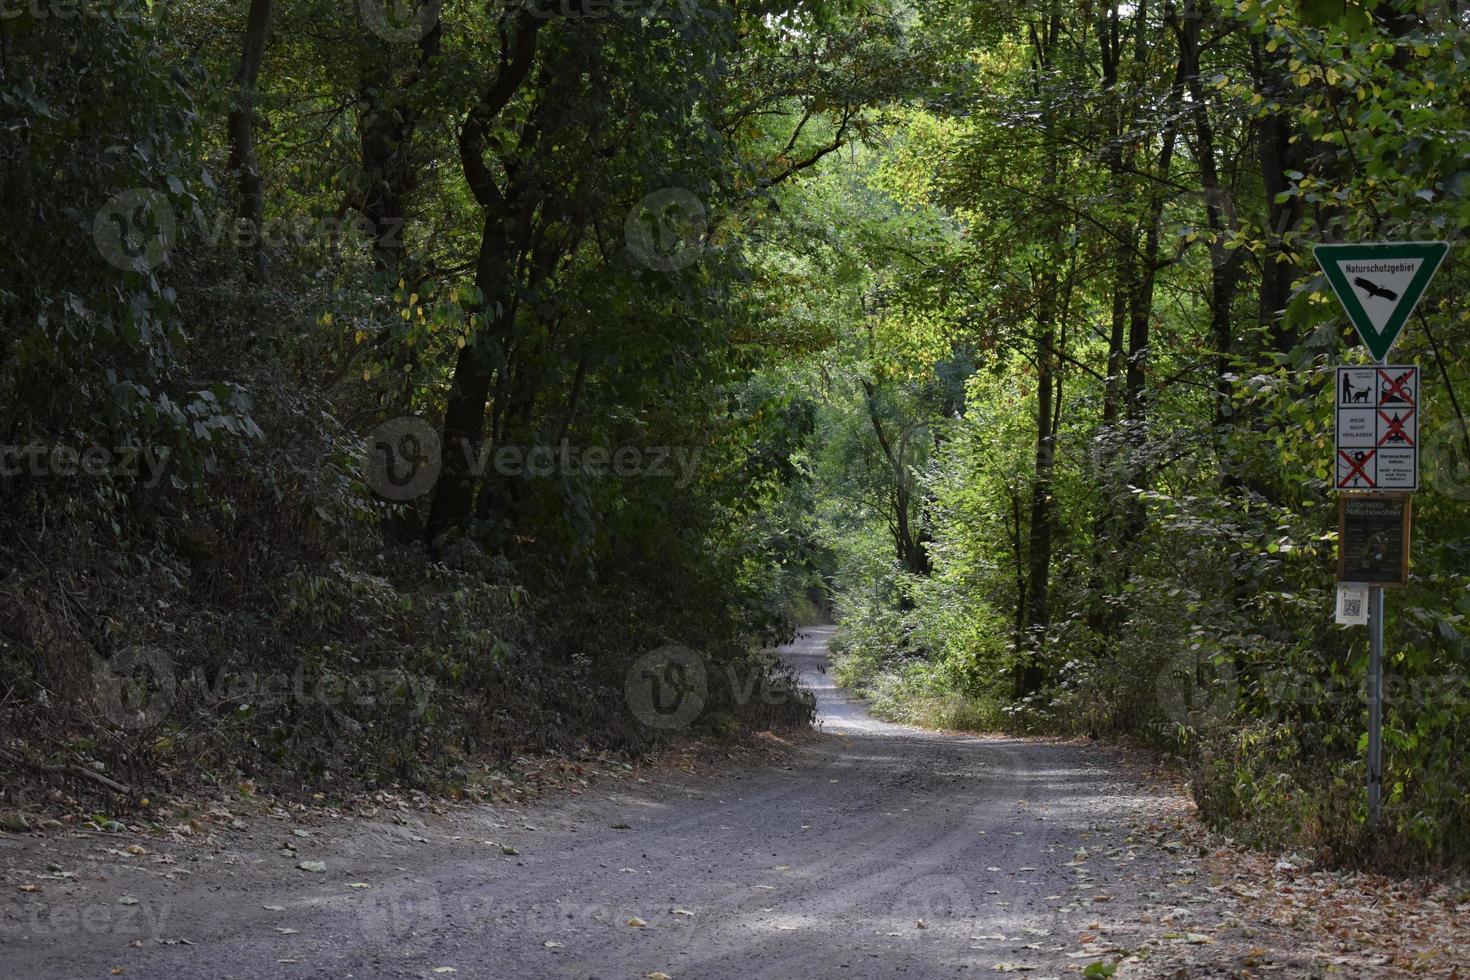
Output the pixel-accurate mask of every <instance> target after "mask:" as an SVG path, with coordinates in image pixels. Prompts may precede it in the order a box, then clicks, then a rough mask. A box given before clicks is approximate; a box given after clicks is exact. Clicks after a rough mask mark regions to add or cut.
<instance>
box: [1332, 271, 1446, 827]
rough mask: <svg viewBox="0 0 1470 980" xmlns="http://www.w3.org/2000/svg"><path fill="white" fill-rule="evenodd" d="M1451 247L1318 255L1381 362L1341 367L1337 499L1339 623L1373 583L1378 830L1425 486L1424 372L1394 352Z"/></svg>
mask: <svg viewBox="0 0 1470 980" xmlns="http://www.w3.org/2000/svg"><path fill="white" fill-rule="evenodd" d="M1448 251H1449V244H1448V243H1446V242H1380V243H1372V244H1356V245H1318V246H1317V247H1316V248H1314V249H1312V254H1313V256H1314V257H1315V258H1316V259H1317V264H1318V265H1319V266H1321V267H1322V273H1323V275H1325V276H1326V277H1327V282H1328V284H1329V285H1330V286H1331V287H1332V291H1333V292H1334V293H1336V294H1337V298H1338V301H1339V302H1341V303H1342V308H1343V310H1344V311H1345V312H1346V313H1347V316H1348V320H1350V321H1351V322H1352V325H1353V329H1355V330H1356V331H1357V332H1358V336H1359V337H1361V338H1362V340H1363V344H1364V345H1365V346H1366V347H1367V348H1368V351H1369V353H1371V354H1372V355H1373V360H1374V364H1373V366H1372V367H1339V368H1338V369H1337V390H1336V394H1335V396H1334V397H1335V399H1336V401H1335V405H1336V410H1335V412H1334V415H1335V416H1336V428H1337V443H1336V447H1335V448H1336V451H1337V452H1336V455H1335V457H1334V472H1335V473H1336V478H1335V480H1334V481H1333V486H1334V487H1335V488H1336V489H1337V490H1339V491H1345V494H1344V496H1341V497H1339V498H1338V540H1337V548H1338V554H1337V580H1338V582H1339V583H1340V584H1339V595H1338V621H1339V622H1346V623H1355V622H1361V619H1362V612H1363V611H1362V610H1361V609H1358V608H1355V607H1357V606H1358V604H1359V602H1360V601H1361V600H1360V599H1359V598H1357V597H1358V596H1361V590H1362V588H1363V586H1364V585H1365V584H1366V587H1367V593H1368V609H1367V614H1368V615H1367V621H1368V760H1367V762H1368V828H1369V830H1371V831H1376V830H1377V829H1378V822H1379V816H1380V811H1381V809H1382V805H1383V626H1384V615H1385V613H1384V597H1383V589H1384V586H1385V585H1388V586H1401V585H1407V584H1408V580H1409V543H1410V540H1409V539H1410V527H1411V524H1410V522H1411V515H1412V513H1413V496H1412V494H1413V492H1414V491H1415V490H1417V489H1419V447H1418V443H1419V405H1420V397H1419V395H1420V392H1419V369H1418V368H1417V367H1415V366H1412V365H1393V366H1391V365H1389V364H1388V352H1389V351H1390V350H1392V349H1393V345H1394V341H1396V340H1397V339H1398V336H1399V333H1400V332H1401V331H1402V330H1403V328H1404V324H1405V323H1407V322H1408V320H1409V315H1410V314H1411V313H1413V312H1414V307H1415V306H1416V305H1417V304H1418V302H1419V299H1420V297H1421V296H1423V295H1424V292H1425V289H1426V288H1427V287H1428V286H1429V280H1430V279H1432V278H1434V273H1435V272H1436V271H1437V270H1438V269H1439V265H1440V263H1441V262H1443V261H1444V257H1445V253H1447V252H1448ZM1360 491H1373V492H1369V493H1365V492H1360ZM1382 491H1394V492H1391V493H1383V492H1382Z"/></svg>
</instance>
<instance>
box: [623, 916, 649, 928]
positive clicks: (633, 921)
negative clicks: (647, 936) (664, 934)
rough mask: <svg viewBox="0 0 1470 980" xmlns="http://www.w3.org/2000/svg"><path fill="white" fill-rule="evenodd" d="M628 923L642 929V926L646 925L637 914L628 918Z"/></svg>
mask: <svg viewBox="0 0 1470 980" xmlns="http://www.w3.org/2000/svg"><path fill="white" fill-rule="evenodd" d="M628 925H630V926H632V927H633V928H634V929H642V928H643V927H644V926H646V925H648V923H647V922H644V921H643V920H642V919H640V918H638V916H636V915H635V916H633V918H631V919H629V920H628Z"/></svg>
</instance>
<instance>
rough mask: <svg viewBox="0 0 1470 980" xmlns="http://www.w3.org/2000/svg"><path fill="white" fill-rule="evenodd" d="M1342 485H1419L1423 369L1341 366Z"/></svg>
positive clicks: (1338, 479)
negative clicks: (1420, 376) (1420, 396)
mask: <svg viewBox="0 0 1470 980" xmlns="http://www.w3.org/2000/svg"><path fill="white" fill-rule="evenodd" d="M1336 404H1337V456H1336V461H1335V462H1336V467H1335V469H1336V478H1335V480H1334V484H1333V485H1334V486H1336V487H1337V489H1339V490H1417V489H1419V368H1418V367H1416V366H1414V365H1405V364H1397V365H1385V366H1377V367H1340V368H1338V369H1337V398H1336Z"/></svg>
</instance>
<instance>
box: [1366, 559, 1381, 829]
mask: <svg viewBox="0 0 1470 980" xmlns="http://www.w3.org/2000/svg"><path fill="white" fill-rule="evenodd" d="M1382 802H1383V586H1381V585H1375V586H1373V587H1372V588H1370V589H1369V590H1368V829H1369V830H1370V831H1377V830H1378V811H1379V807H1380V806H1381V804H1382Z"/></svg>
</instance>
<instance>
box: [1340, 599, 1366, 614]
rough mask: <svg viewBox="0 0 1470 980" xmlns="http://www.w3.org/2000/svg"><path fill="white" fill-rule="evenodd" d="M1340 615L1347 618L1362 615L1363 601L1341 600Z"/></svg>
mask: <svg viewBox="0 0 1470 980" xmlns="http://www.w3.org/2000/svg"><path fill="white" fill-rule="evenodd" d="M1342 614H1343V615H1344V616H1346V617H1348V618H1352V617H1354V616H1361V615H1363V600H1362V599H1361V598H1353V599H1343V600H1342Z"/></svg>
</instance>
